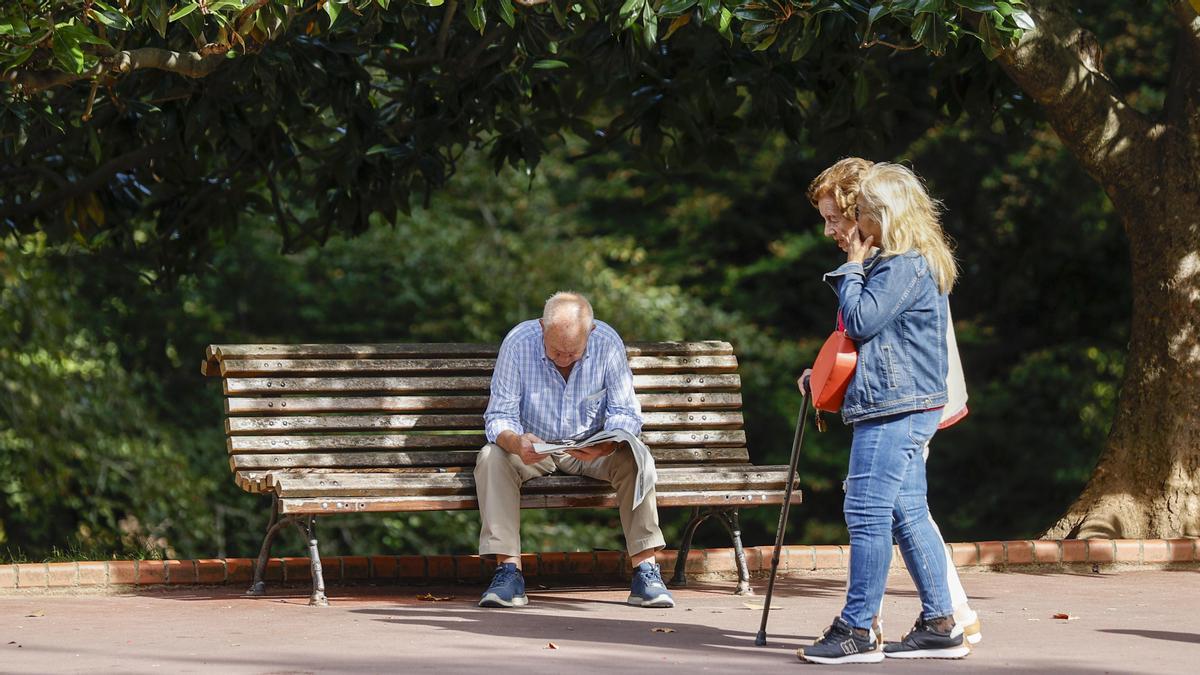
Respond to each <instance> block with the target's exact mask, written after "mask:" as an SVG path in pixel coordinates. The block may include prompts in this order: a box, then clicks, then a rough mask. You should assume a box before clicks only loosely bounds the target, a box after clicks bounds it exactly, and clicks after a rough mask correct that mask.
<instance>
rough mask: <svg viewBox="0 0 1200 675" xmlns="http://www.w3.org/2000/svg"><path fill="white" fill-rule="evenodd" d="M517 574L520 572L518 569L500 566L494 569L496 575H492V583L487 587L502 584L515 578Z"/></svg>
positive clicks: (495, 586)
mask: <svg viewBox="0 0 1200 675" xmlns="http://www.w3.org/2000/svg"><path fill="white" fill-rule="evenodd" d="M518 574H520V570H517V569H509V568H507V567H501V568H500V569H499V570H497V571H496V576H494V577H492V585H491V586H490V587H489V588H497V587H499V586H503V585H505V584H507V583H508V582H509V581H512V580H513V579H514V578H516V576H517V575H518Z"/></svg>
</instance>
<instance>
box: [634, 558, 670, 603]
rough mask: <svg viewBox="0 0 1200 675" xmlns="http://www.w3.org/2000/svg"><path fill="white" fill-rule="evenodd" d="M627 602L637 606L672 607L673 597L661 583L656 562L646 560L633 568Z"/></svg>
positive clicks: (660, 574) (659, 571) (660, 573)
mask: <svg viewBox="0 0 1200 675" xmlns="http://www.w3.org/2000/svg"><path fill="white" fill-rule="evenodd" d="M625 602H628V603H629V604H631V605H637V606H639V607H674V606H675V599H674V598H672V597H671V592H670V591H668V590H667V585H666V584H665V583H663V578H662V571H661V570H659V568H658V563H653V562H650V561H646V562H644V563H642V564H640V565H638V566H637V567H635V568H634V569H633V587H632V588H630V589H629V599H628V600H626V601H625Z"/></svg>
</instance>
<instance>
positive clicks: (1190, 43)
mask: <svg viewBox="0 0 1200 675" xmlns="http://www.w3.org/2000/svg"><path fill="white" fill-rule="evenodd" d="M1175 18H1176V19H1177V20H1178V22H1179V28H1180V33H1179V38H1178V39H1177V40H1176V42H1175V57H1174V60H1173V62H1172V63H1171V78H1170V82H1169V84H1168V85H1167V99H1166V101H1165V102H1164V104H1163V111H1164V118H1165V119H1166V121H1167V125H1168V127H1169V128H1170V130H1171V133H1172V136H1173V139H1172V140H1171V141H1169V142H1176V141H1178V140H1182V141H1183V142H1184V143H1185V144H1186V145H1187V146H1188V147H1189V148H1190V149H1191V151H1192V152H1197V151H1200V14H1197V12H1196V10H1194V9H1192V7H1191V6H1190V5H1189V3H1188V2H1187V0H1179V1H1178V2H1176V3H1175ZM1177 134H1179V135H1182V136H1183V138H1182V139H1181V138H1179V136H1178V135H1177Z"/></svg>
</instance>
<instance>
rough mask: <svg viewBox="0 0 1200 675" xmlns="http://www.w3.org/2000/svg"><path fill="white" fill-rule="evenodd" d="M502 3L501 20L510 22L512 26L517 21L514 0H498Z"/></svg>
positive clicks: (509, 24)
mask: <svg viewBox="0 0 1200 675" xmlns="http://www.w3.org/2000/svg"><path fill="white" fill-rule="evenodd" d="M498 3H499V5H500V20H501V21H503V22H504V23H506V24H508V27H509V28H512V27H513V26H515V25H516V23H517V17H516V13H515V12H514V11H513V4H512V0H498Z"/></svg>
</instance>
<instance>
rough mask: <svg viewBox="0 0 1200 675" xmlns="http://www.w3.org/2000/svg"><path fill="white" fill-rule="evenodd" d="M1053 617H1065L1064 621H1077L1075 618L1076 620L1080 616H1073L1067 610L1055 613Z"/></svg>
mask: <svg viewBox="0 0 1200 675" xmlns="http://www.w3.org/2000/svg"><path fill="white" fill-rule="evenodd" d="M1053 618H1055V619H1063V620H1064V621H1075V620H1076V619H1078V618H1079V617H1077V616H1071V615H1070V614H1067V613H1066V612H1058V613H1057V614H1055V615H1054V617H1053Z"/></svg>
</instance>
